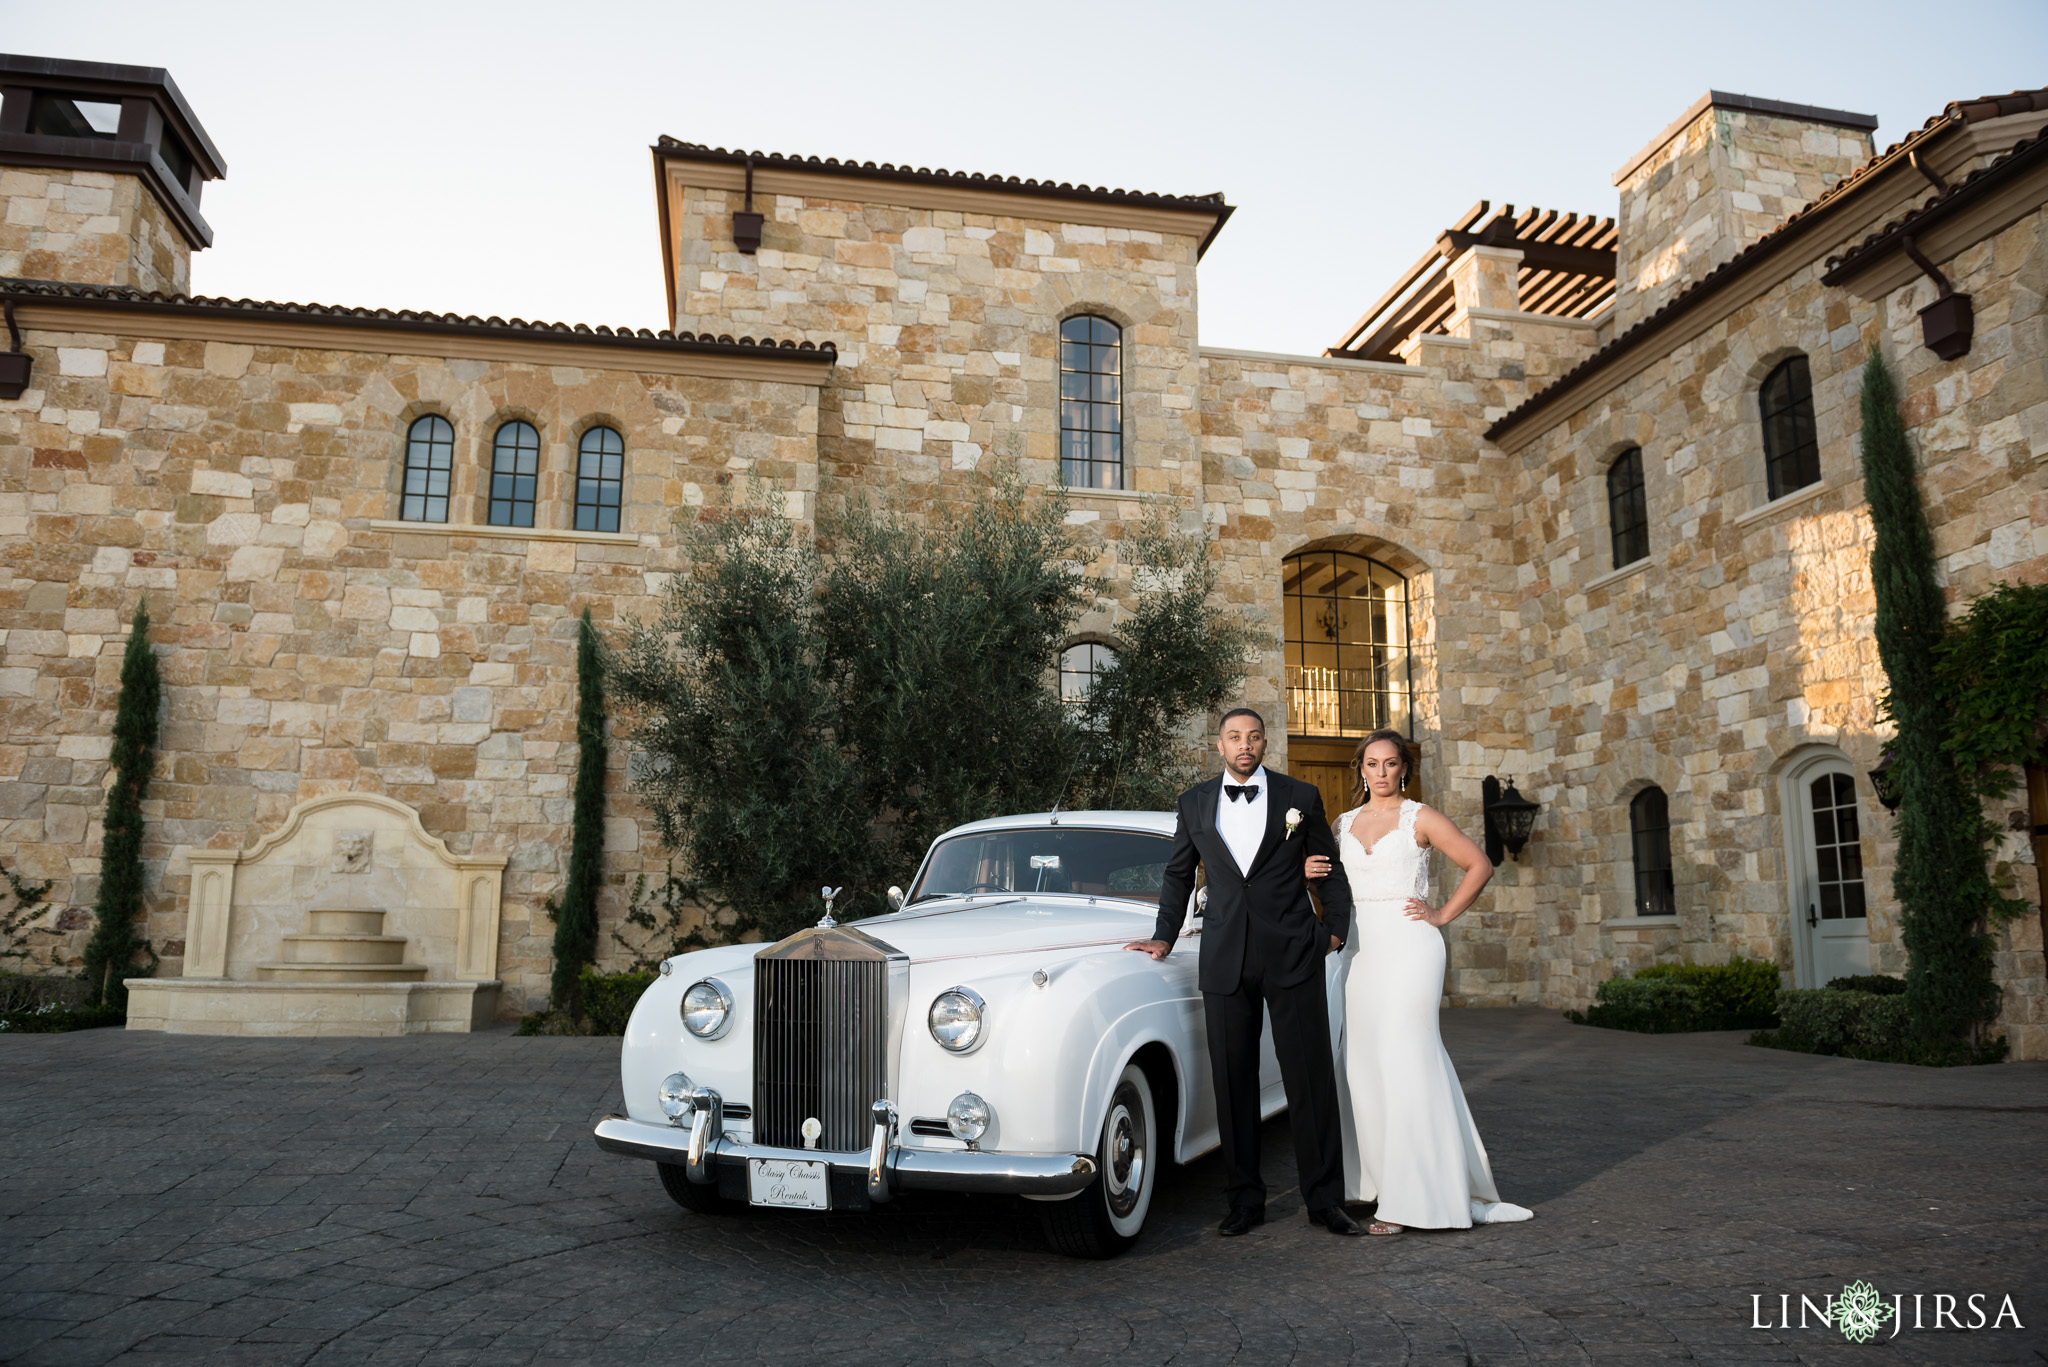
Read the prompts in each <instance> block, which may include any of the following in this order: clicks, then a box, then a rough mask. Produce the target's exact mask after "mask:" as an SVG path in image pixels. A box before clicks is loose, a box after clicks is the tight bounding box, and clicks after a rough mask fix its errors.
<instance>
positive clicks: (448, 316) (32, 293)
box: [0, 276, 839, 364]
mask: <svg viewBox="0 0 2048 1367" xmlns="http://www.w3.org/2000/svg"><path fill="white" fill-rule="evenodd" d="M0 297H5V298H7V299H10V300H13V301H15V302H17V303H29V302H47V303H56V304H63V305H72V306H78V307H85V308H128V309H141V310H143V311H144V312H161V313H183V314H194V313H206V314H219V315H226V316H233V317H244V318H248V317H260V318H270V319H277V320H281V321H286V322H304V323H325V324H328V325H331V326H332V325H338V326H342V327H362V328H395V329H398V330H400V331H408V332H436V333H450V332H459V333H481V334H483V335H486V336H494V337H521V338H542V337H546V338H568V339H570V340H574V341H578V342H596V343H600V344H608V345H613V346H620V347H629V348H639V349H642V350H647V349H660V350H665V351H716V352H720V353H725V354H741V355H751V356H766V355H770V354H773V355H776V356H781V357H786V358H788V359H791V360H814V361H820V362H825V363H828V364H829V363H831V362H833V361H836V360H837V359H838V354H839V353H838V350H837V348H835V347H834V346H833V345H832V343H830V342H825V343H822V344H820V343H813V342H808V341H804V342H793V341H777V340H775V339H774V338H772V337H759V338H756V337H740V338H734V337H732V336H730V335H729V334H722V333H721V334H718V335H716V336H714V335H713V334H711V333H708V332H704V333H698V332H671V331H669V330H668V329H667V328H663V329H662V330H661V331H659V332H654V331H650V330H649V329H647V328H609V327H591V326H590V325H589V324H587V323H575V324H570V323H542V322H529V321H527V320H526V319H524V318H500V317H497V316H496V315H495V314H494V315H492V316H491V317H489V318H479V317H477V316H476V315H475V314H468V315H463V314H454V313H430V312H427V311H425V310H420V309H379V308H350V307H348V306H346V305H337V304H296V303H277V302H274V301H271V300H262V299H217V298H212V297H210V296H207V295H194V294H164V293H162V292H160V291H155V290H138V289H127V288H122V287H120V286H115V285H80V284H71V283H68V282H65V281H58V280H23V279H17V278H10V277H5V276H0Z"/></svg>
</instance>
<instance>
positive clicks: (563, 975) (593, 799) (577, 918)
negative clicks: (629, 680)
mask: <svg viewBox="0 0 2048 1367" xmlns="http://www.w3.org/2000/svg"><path fill="white" fill-rule="evenodd" d="M604 771H605V743H604V650H603V647H602V645H601V644H600V642H599V641H598V639H597V628H596V627H594V626H592V625H591V624H590V609H589V608H585V609H583V620H582V623H581V624H580V625H579V626H578V628H577V632H576V806H575V813H574V816H573V817H572V818H571V824H570V834H569V877H568V881H567V882H566V883H565V884H564V885H563V887H562V896H561V901H560V903H559V904H558V905H556V906H554V908H553V910H554V915H555V972H554V978H553V981H552V982H551V983H550V985H549V989H548V990H549V995H550V997H551V998H552V1000H553V1002H554V1006H555V1009H556V1010H558V1011H567V1012H568V1013H569V1014H571V1015H572V1016H574V1015H580V1014H581V1002H580V1001H579V1000H578V991H577V975H578V974H579V973H580V972H581V971H582V969H583V967H584V965H586V964H589V963H592V962H594V961H595V960H596V958H597V890H598V885H599V884H600V883H601V882H602V881H603V878H604Z"/></svg>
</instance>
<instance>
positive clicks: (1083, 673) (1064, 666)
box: [1060, 641, 1116, 707]
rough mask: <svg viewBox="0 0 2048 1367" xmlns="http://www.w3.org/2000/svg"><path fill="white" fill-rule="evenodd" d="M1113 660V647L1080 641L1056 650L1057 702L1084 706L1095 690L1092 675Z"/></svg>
mask: <svg viewBox="0 0 2048 1367" xmlns="http://www.w3.org/2000/svg"><path fill="white" fill-rule="evenodd" d="M1115 663H1116V650H1115V648H1114V647H1111V646H1106V645H1102V644H1101V643H1099V642H1096V641H1080V642H1077V643H1076V644H1074V645H1070V646H1068V647H1067V648H1066V649H1065V650H1062V651H1061V652H1060V701H1061V702H1063V703H1066V704H1067V705H1068V706H1070V707H1085V706H1086V705H1087V703H1088V699H1089V698H1090V697H1091V696H1092V695H1093V694H1094V692H1095V678H1096V676H1097V675H1099V674H1101V673H1102V672H1103V671H1104V670H1106V669H1108V668H1109V667H1110V666H1111V665H1113V664H1115Z"/></svg>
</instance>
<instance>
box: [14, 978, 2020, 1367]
mask: <svg viewBox="0 0 2048 1367" xmlns="http://www.w3.org/2000/svg"><path fill="white" fill-rule="evenodd" d="M1445 1033H1446V1037H1447V1039H1448V1041H1449V1044H1450V1047H1451V1052H1452V1054H1453V1055H1454V1057H1455V1058H1456V1060H1457V1063H1458V1066H1459V1069H1460V1070H1461V1072H1462V1073H1463V1076H1464V1079H1465V1084H1466V1088H1467V1091H1468V1093H1469V1094H1470V1096H1471V1100H1472V1109H1473V1111H1474V1113H1475V1115H1476V1116H1477V1119H1478V1123H1479V1125H1480V1128H1481V1131H1482V1133H1483V1134H1484V1136H1485V1138H1486V1142H1487V1144H1488V1146H1489V1148H1490V1149H1491V1151H1492V1154H1493V1160H1494V1167H1495V1172H1496V1174H1497V1175H1498V1177H1499V1180H1500V1185H1501V1189H1502V1192H1503V1194H1505V1195H1506V1196H1507V1197H1509V1199H1511V1200H1515V1201H1520V1202H1522V1203H1524V1204H1528V1205H1532V1206H1534V1207H1535V1208H1536V1210H1537V1212H1538V1214H1537V1218H1536V1219H1535V1220H1534V1221H1532V1222H1530V1223H1528V1224H1523V1225H1509V1226H1498V1227H1491V1228H1480V1229H1475V1230H1468V1231H1458V1232H1448V1233H1435V1234H1430V1233H1411V1234H1408V1235H1404V1236H1401V1237H1399V1238H1393V1239H1337V1238H1334V1237H1332V1236H1331V1235H1329V1234H1327V1233H1325V1232H1324V1231H1322V1230H1320V1229H1318V1228H1314V1227H1311V1226H1310V1225H1309V1224H1308V1223H1307V1221H1306V1220H1305V1219H1304V1218H1303V1217H1302V1213H1301V1203H1300V1198H1299V1195H1298V1193H1296V1192H1294V1191H1293V1190H1291V1189H1290V1183H1291V1182H1292V1180H1293V1179H1292V1173H1291V1171H1289V1170H1288V1169H1287V1166H1286V1163H1287V1159H1286V1155H1287V1153H1288V1150H1289V1145H1288V1143H1287V1142H1286V1125H1285V1121H1284V1120H1282V1121H1278V1122H1275V1123H1274V1124H1272V1125H1270V1126H1269V1127H1268V1130H1267V1136H1266V1138H1267V1154H1268V1176H1269V1179H1272V1184H1273V1186H1274V1189H1275V1200H1274V1204H1273V1206H1272V1215H1273V1217H1274V1218H1273V1220H1272V1222H1271V1223H1269V1224H1268V1225H1266V1226H1265V1227H1264V1229H1262V1230H1260V1231H1258V1232H1256V1233H1254V1234H1252V1235H1249V1236H1247V1237H1245V1238H1241V1239H1236V1240H1223V1239H1219V1238H1217V1237H1215V1235H1214V1234H1213V1233H1212V1232H1211V1226H1212V1224H1213V1222H1214V1220H1215V1218H1216V1217H1217V1216H1218V1214H1219V1213H1220V1211H1219V1209H1218V1199H1217V1190H1218V1184H1219V1178H1218V1173H1217V1164H1216V1162H1215V1160H1214V1159H1213V1158H1211V1159H1207V1160H1204V1161H1202V1162H1199V1163H1196V1164H1194V1165H1193V1166H1191V1167H1189V1168H1187V1169H1183V1170H1176V1171H1172V1172H1169V1173H1168V1174H1167V1175H1166V1179H1165V1183H1164V1186H1163V1188H1162V1190H1161V1193H1160V1199H1159V1201H1158V1203H1157V1204H1156V1205H1155V1207H1154V1212H1153V1217H1152V1222H1151V1225H1150V1227H1149V1228H1148V1230H1147V1233H1146V1235H1145V1237H1144V1239H1143V1240H1142V1242H1141V1243H1140V1244H1139V1246H1138V1247H1137V1248H1136V1249H1135V1250H1134V1251H1133V1252H1131V1253H1130V1254H1129V1255H1127V1256H1125V1257H1123V1258H1121V1259H1118V1260H1116V1261H1114V1262H1110V1263H1087V1262H1076V1261H1071V1260H1069V1259H1065V1258H1061V1257H1058V1256H1056V1255H1054V1254H1053V1253H1051V1252H1050V1251H1049V1250H1048V1249H1047V1248H1046V1247H1045V1245H1044V1244H1043V1242H1042V1241H1041V1238H1040V1236H1039V1233H1038V1227H1037V1224H1036V1221H1035V1220H1034V1219H1033V1218H1032V1216H1031V1212H1030V1211H1029V1210H1028V1209H1026V1208H1024V1207H1022V1206H1021V1205H1020V1204H1019V1203H1016V1202H1013V1201H1009V1200H996V1199H988V1198H969V1197H944V1198H941V1197H921V1198H920V1197H911V1198H905V1199H902V1200H900V1201H898V1202H897V1203H895V1204H894V1205H892V1206H890V1207H886V1208H884V1209H883V1210H881V1211H878V1212H876V1213H874V1214H872V1215H865V1216H853V1215H841V1216H820V1215H801V1214H795V1213H781V1212H773V1213H770V1212H762V1213H748V1214H741V1215H736V1216H720V1217H700V1216H694V1215H690V1214H687V1213H685V1212H684V1211H682V1210H680V1209H678V1208H677V1207H675V1206H673V1205H671V1204H670V1202H669V1201H668V1199H667V1197H666V1196H664V1195H663V1194H662V1191H661V1189H660V1187H659V1185H658V1184H657V1183H656V1180H655V1177H654V1173H653V1171H652V1169H651V1168H650V1167H649V1166H648V1165H646V1164H644V1163H640V1162H636V1161H633V1160H629V1159H624V1158H618V1157H613V1156H610V1155H607V1154H603V1153H600V1152H599V1151H598V1150H597V1149H596V1148H595V1147H594V1146H592V1144H591V1143H590V1141H589V1139H588V1137H587V1136H588V1131H589V1127H590V1124H591V1123H592V1122H593V1121H594V1120H596V1119H597V1118H598V1117H600V1116H602V1115H604V1114H605V1113H606V1112H608V1111H609V1110H611V1109H612V1108H613V1107H615V1106H616V1105H617V1103H618V1083H617V1074H616V1067H615V1061H616V1056H617V1044H616V1042H615V1041H607V1040H581V1039H575V1040H562V1039H517V1038H513V1037H511V1036H509V1035H505V1034H486V1035H476V1036H468V1037H439V1038H415V1039H403V1040H376V1041H371V1040H364V1041H299V1040H275V1041H270V1040H227V1039H204V1038H194V1037H166V1036H161V1035H133V1034H127V1033H123V1032H118V1031H112V1030H99V1031H90V1032H86V1033H81V1034H75V1035H64V1036H28V1037H7V1036H0V1156H4V1159H5V1162H6V1182H5V1189H4V1196H0V1360H4V1361H6V1362H8V1363H18V1364H21V1365H22V1367H31V1365H32V1364H33V1365H35V1367H41V1365H42V1364H60V1363H61V1364H70V1363H77V1364H89V1363H101V1362H108V1361H112V1360H115V1359H121V1360H123V1361H129V1362H135V1363H147V1364H165V1365H166V1367H168V1364H172V1363H187V1362H189V1363H195V1364H197V1363H206V1364H230V1363H252V1364H253V1363H261V1364H272V1363H287V1364H296V1363H318V1364H323V1365H324V1364H343V1363H462V1364H470V1363H475V1364H490V1365H491V1367H497V1365H498V1364H507V1365H509V1364H527V1363H581V1362H600V1363H614V1362H649V1363H668V1362H695V1361H717V1362H736V1363H748V1362H762V1361H766V1362H788V1363H800V1364H804V1367H817V1365H822V1364H842V1363H918V1364H940V1363H955V1362H960V1363H970V1362H971V1363H1017V1362H1062V1363H1064V1362H1098V1361H1115V1362H1118V1363H1130V1364H1149V1363H1175V1364H1200V1363H1222V1362H1233V1363H1251V1364H1268V1363H1347V1362H1375V1363H1376V1362H1387V1363H1403V1362H1406V1363H1446V1364H1463V1363H1480V1364H1495V1363H1499V1364H1509V1363H1537V1362H1543V1363H1550V1362H1559V1363H1579V1362H1590V1363H1603V1364H1605V1363H1633V1362H1660V1363H1661V1362H1670V1361H1674V1360H1676V1361H1685V1360H1692V1361H1701V1362H1758V1361H1768V1362H1793V1361H1798V1362H1844V1363H1861V1362H1865V1361H1870V1362H1886V1361H1889V1362H1953V1363H1973V1364H1974V1363H1989V1362H2025V1363H2042V1362H2044V1361H2048V1332H2044V1328H2048V1242H2044V1234H2048V1205H2044V1200H2043V1196H2044V1181H2043V1173H2044V1168H2048V1065H2041V1064H2015V1065H2005V1066H2002V1067H1996V1068H1975V1069H1952V1070H1946V1071H1936V1070H1926V1069H1914V1068H1904V1067H1895V1066H1890V1065H1883V1064H1868V1063H1855V1062H1849V1061H1844V1060H1832V1059H1819V1058H1810V1057H1805V1056H1800V1055H1793V1054H1784V1053H1779V1052H1776V1051H1771V1050H1763V1049H1752V1048H1748V1047H1746V1046H1744V1045H1743V1044H1742V1043H1741V1042H1740V1037H1739V1036H1733V1035H1695V1036H1662V1037H1657V1036H1641V1035H1626V1034H1617V1033H1612V1032H1608V1031H1601V1030H1592V1029H1586V1028H1583V1027H1574V1026H1570V1025H1567V1024H1565V1023H1564V1022H1563V1021H1562V1020H1560V1019H1558V1017H1557V1016H1556V1015H1555V1014H1554V1013H1549V1012H1539V1011H1533V1010H1531V1011H1520V1010H1517V1011H1464V1012H1453V1013H1449V1014H1447V1015H1446V1017H1445ZM1857 1280H1861V1281H1865V1282H1868V1283H1870V1284H1871V1285H1873V1286H1875V1287H1876V1288H1877V1289H1878V1291H1879V1292H1880V1293H1882V1295H1883V1296H1884V1298H1885V1299H1886V1301H1887V1302H1889V1301H1890V1298H1891V1297H1892V1296H1894V1295H1895V1294H1896V1295H1901V1296H1903V1298H1904V1299H1903V1300H1902V1301H1901V1302H1900V1305H1901V1308H1902V1310H1903V1313H1904V1316H1905V1320H1906V1328H1905V1329H1904V1331H1903V1332H1901V1333H1899V1334H1898V1335H1897V1336H1896V1337H1880V1339H1879V1340H1878V1341H1876V1342H1874V1343H1872V1344H1867V1345H1864V1344H1856V1343H1852V1342H1849V1341H1848V1340H1846V1339H1845V1338H1844V1337H1843V1336H1842V1335H1841V1334H1840V1333H1838V1332H1836V1331H1835V1330H1833V1329H1830V1328H1828V1327H1826V1326H1824V1325H1822V1324H1821V1323H1819V1322H1818V1321H1817V1320H1816V1319H1815V1318H1814V1317H1813V1316H1812V1315H1811V1314H1809V1315H1808V1317H1807V1324H1806V1327H1804V1328H1801V1327H1800V1325H1799V1308H1800V1304H1801V1298H1802V1296H1804V1297H1808V1298H1811V1300H1812V1301H1813V1303H1814V1304H1815V1305H1816V1306H1818V1305H1820V1304H1823V1303H1824V1298H1825V1297H1826V1296H1827V1295H1829V1294H1833V1293H1837V1292H1839V1291H1840V1290H1841V1288H1842V1287H1843V1286H1844V1285H1845V1284H1847V1283H1850V1282H1853V1281H1857ZM1973 1293H1974V1294H1981V1295H1983V1296H1985V1297H1987V1299H1986V1300H1984V1301H1982V1302H1980V1304H1982V1305H1984V1306H1985V1310H1986V1314H1985V1320H1986V1324H1987V1327H1985V1328H1983V1329H1980V1330H1975V1331H1972V1330H1969V1329H1967V1328H1964V1329H1955V1328H1950V1327H1948V1326H1947V1324H1946V1323H1944V1325H1943V1327H1942V1329H1941V1330H1940V1331H1939V1332H1937V1331H1936V1329H1935V1328H1934V1327H1933V1321H1934V1312H1935V1310H1936V1309H1937V1308H1938V1303H1937V1302H1936V1301H1935V1299H1934V1297H1935V1296H1937V1295H1946V1296H1956V1297H1958V1298H1959V1304H1958V1310H1957V1314H1956V1322H1957V1323H1960V1324H1964V1325H1967V1324H1968V1323H1970V1322H1971V1321H1970V1316H1969V1313H1968V1306H1969V1304H1970V1303H1969V1301H1968V1299H1967V1298H1968V1297H1969V1296H1970V1295H1971V1294H1973ZM2008 1294H2009V1295H2011V1296H2012V1298H2013V1310H2014V1312H2015V1313H2016V1314H2017V1316H2018V1319H2019V1321H2020V1323H2021V1325H2022V1326H2023V1327H2020V1328H2014V1327H2012V1324H2011V1322H2010V1320H2009V1319H2008V1320H2007V1322H2006V1324H2005V1325H2004V1327H2002V1328H1992V1327H1989V1322H1990V1319H1991V1317H1992V1316H1995V1314H1996V1313H1997V1311H1998V1309H1999V1308H2001V1305H2002V1302H2003V1298H2004V1297H2005V1296H2006V1295H2008ZM1916 1296H1918V1297H1919V1298H1920V1300H1919V1313H1920V1319H1921V1323H1922V1324H1923V1325H1925V1326H1926V1327H1923V1328H1919V1329H1916V1328H1914V1327H1913V1323H1912V1322H1913V1317H1914V1314H1915V1297H1916ZM1781 1297H1789V1300H1788V1301H1781V1299H1780V1298H1781ZM1781 1306H1784V1307H1789V1311H1790V1313H1789V1316H1785V1315H1781ZM1759 1313H1761V1318H1762V1319H1763V1320H1764V1321H1766V1322H1768V1324H1769V1325H1770V1326H1771V1327H1769V1328H1757V1327H1754V1326H1755V1325H1756V1323H1757V1322H1758V1318H1759ZM1788 1318H1789V1321H1790V1324H1789V1327H1785V1324H1784V1321H1785V1320H1786V1319H1788ZM1891 1328H1892V1325H1891V1324H1890V1323H1887V1324H1886V1325H1885V1326H1884V1329H1883V1330H1882V1331H1881V1334H1883V1335H1888V1334H1889V1332H1890V1330H1891Z"/></svg>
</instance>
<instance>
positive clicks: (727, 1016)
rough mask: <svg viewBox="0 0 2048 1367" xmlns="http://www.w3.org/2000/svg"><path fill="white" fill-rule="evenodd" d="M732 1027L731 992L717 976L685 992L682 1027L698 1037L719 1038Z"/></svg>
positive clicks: (686, 989) (692, 985)
mask: <svg viewBox="0 0 2048 1367" xmlns="http://www.w3.org/2000/svg"><path fill="white" fill-rule="evenodd" d="M731 1026H732V993H730V992H728V991H726V988H725V984H724V983H722V982H720V981H718V979H716V978H705V979H703V980H702V981H700V982H694V983H691V984H690V985H689V987H687V988H685V989H684V991H683V1028H684V1029H685V1030H688V1031H689V1032H690V1033H691V1034H693V1035H695V1036H696V1037H697V1038H698V1039H717V1038H718V1037H719V1036H720V1035H722V1034H724V1033H725V1032H726V1031H727V1030H728V1029H730V1028H731Z"/></svg>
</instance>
